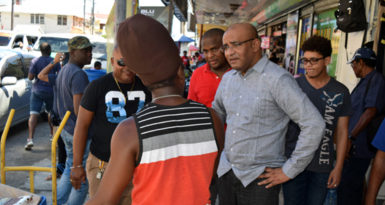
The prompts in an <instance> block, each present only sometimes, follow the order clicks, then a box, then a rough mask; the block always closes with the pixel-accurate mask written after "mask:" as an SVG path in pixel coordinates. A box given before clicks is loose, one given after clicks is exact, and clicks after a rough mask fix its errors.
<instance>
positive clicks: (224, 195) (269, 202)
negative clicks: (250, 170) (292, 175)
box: [218, 170, 281, 205]
mask: <svg viewBox="0 0 385 205" xmlns="http://www.w3.org/2000/svg"><path fill="white" fill-rule="evenodd" d="M262 180H263V179H255V180H254V181H253V182H251V183H250V184H248V185H247V186H246V187H244V186H243V184H242V182H241V181H240V180H239V179H238V178H237V177H236V176H235V174H234V172H233V171H232V170H230V171H229V172H227V173H226V174H225V175H223V176H221V177H220V178H219V179H218V194H219V204H220V205H255V204H258V205H278V202H279V191H280V189H281V185H276V186H274V187H272V188H269V189H266V188H265V186H266V185H262V186H260V185H258V183H259V182H260V181H262Z"/></svg>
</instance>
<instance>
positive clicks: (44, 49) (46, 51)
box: [39, 42, 51, 56]
mask: <svg viewBox="0 0 385 205" xmlns="http://www.w3.org/2000/svg"><path fill="white" fill-rule="evenodd" d="M39 48H40V52H41V54H42V55H44V56H49V55H51V46H50V45H49V43H47V42H43V43H41V44H40V46H39Z"/></svg>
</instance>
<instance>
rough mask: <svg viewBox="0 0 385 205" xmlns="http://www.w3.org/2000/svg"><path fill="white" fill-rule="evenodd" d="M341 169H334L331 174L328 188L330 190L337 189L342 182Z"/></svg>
mask: <svg viewBox="0 0 385 205" xmlns="http://www.w3.org/2000/svg"><path fill="white" fill-rule="evenodd" d="M341 173H342V170H341V169H337V168H334V169H333V170H332V171H331V172H330V174H329V179H328V184H327V187H328V189H332V188H337V186H338V185H339V184H340V181H341Z"/></svg>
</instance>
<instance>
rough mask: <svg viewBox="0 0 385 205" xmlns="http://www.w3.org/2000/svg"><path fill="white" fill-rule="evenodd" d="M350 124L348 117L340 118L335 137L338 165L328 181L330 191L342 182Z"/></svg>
mask: <svg viewBox="0 0 385 205" xmlns="http://www.w3.org/2000/svg"><path fill="white" fill-rule="evenodd" d="M348 124H349V117H348V116H343V117H339V118H338V121H337V127H336V131H335V133H334V137H335V138H336V140H337V141H336V144H337V150H336V152H337V159H336V165H335V166H334V169H333V170H332V171H331V172H330V174H329V179H328V188H329V189H330V188H335V187H337V186H338V184H339V183H340V180H341V173H342V168H343V165H344V160H345V154H346V150H347V144H348V133H349V131H348Z"/></svg>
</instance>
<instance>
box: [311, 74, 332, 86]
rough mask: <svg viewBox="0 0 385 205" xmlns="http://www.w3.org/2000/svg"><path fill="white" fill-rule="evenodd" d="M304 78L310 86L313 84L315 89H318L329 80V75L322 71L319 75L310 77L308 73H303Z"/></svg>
mask: <svg viewBox="0 0 385 205" xmlns="http://www.w3.org/2000/svg"><path fill="white" fill-rule="evenodd" d="M305 77H306V80H307V81H308V82H309V83H310V85H311V86H313V87H314V88H315V89H319V88H322V87H324V86H325V85H326V84H327V83H328V82H329V80H330V76H329V75H328V74H327V73H326V72H324V73H322V74H321V75H319V76H317V77H315V78H311V77H309V76H308V75H305Z"/></svg>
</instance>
